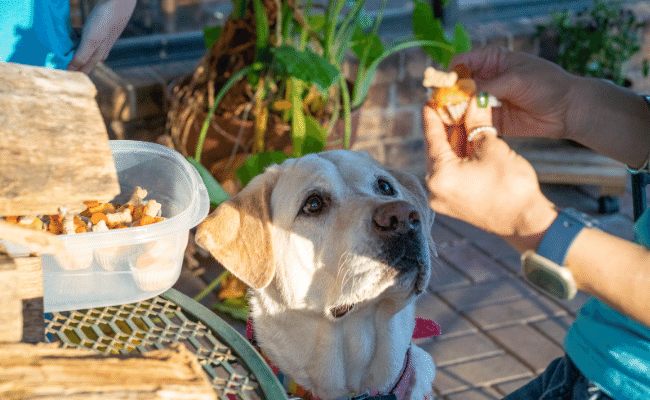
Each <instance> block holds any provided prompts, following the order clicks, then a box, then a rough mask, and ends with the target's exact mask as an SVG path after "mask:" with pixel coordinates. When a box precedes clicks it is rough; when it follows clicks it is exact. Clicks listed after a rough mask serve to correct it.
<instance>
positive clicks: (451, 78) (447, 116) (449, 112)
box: [422, 64, 500, 157]
mask: <svg viewBox="0 0 650 400" xmlns="http://www.w3.org/2000/svg"><path fill="white" fill-rule="evenodd" d="M422 85H423V86H425V87H428V88H432V89H433V93H432V96H431V99H430V100H429V102H428V104H429V106H430V107H432V108H433V109H435V110H436V111H437V112H438V115H439V116H440V118H441V120H442V122H443V123H444V124H445V126H446V127H447V139H448V140H449V144H450V145H451V147H452V149H453V150H454V152H456V154H457V155H458V156H459V157H467V156H469V155H470V154H471V153H472V149H471V146H470V144H469V143H468V140H467V132H466V130H465V128H464V124H463V117H464V116H465V112H466V111H467V107H468V106H469V100H470V99H471V98H472V96H474V95H477V92H476V83H475V82H474V80H473V79H472V77H471V72H470V70H469V68H468V67H467V66H465V65H463V64H459V65H456V66H455V67H454V69H453V70H452V71H450V72H445V71H439V70H436V69H435V68H433V67H428V68H427V69H426V70H425V71H424V80H423V81H422ZM477 96H478V97H477V99H478V100H477V101H479V102H483V103H485V105H484V106H483V105H482V104H481V106H483V107H487V106H488V105H490V106H492V107H496V106H499V105H500V103H499V101H498V100H497V99H496V98H495V97H493V96H489V95H487V94H484V93H479V94H478V95H477Z"/></svg>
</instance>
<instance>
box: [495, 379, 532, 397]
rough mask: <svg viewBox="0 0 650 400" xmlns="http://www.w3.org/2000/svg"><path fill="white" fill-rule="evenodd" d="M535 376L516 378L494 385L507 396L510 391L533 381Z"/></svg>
mask: <svg viewBox="0 0 650 400" xmlns="http://www.w3.org/2000/svg"><path fill="white" fill-rule="evenodd" d="M533 379H535V378H533V377H529V378H522V379H515V380H513V381H510V382H504V383H499V384H497V385H494V387H495V388H496V389H497V390H498V391H499V392H500V393H501V394H502V395H503V396H507V395H509V394H510V393H512V392H514V391H515V390H517V389H519V388H521V387H522V386H524V385H526V384H527V383H528V382H530V381H532V380H533Z"/></svg>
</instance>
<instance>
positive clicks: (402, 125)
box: [391, 111, 414, 137]
mask: <svg viewBox="0 0 650 400" xmlns="http://www.w3.org/2000/svg"><path fill="white" fill-rule="evenodd" d="M413 126H414V115H413V113H412V112H410V111H400V112H397V113H395V114H393V123H392V129H391V136H392V137H409V136H412V135H413Z"/></svg>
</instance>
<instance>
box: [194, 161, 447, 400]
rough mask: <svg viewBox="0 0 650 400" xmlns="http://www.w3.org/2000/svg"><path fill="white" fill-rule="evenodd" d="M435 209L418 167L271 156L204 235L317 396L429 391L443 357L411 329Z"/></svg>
mask: <svg viewBox="0 0 650 400" xmlns="http://www.w3.org/2000/svg"><path fill="white" fill-rule="evenodd" d="M433 218H434V213H433V211H432V210H431V209H430V208H429V206H428V203H427V196H426V194H425V192H424V190H423V188H422V186H421V184H420V183H419V181H418V180H417V179H416V178H415V177H414V176H411V175H409V174H406V173H404V172H400V171H397V170H390V169H387V168H385V167H382V166H381V165H380V164H378V163H377V162H375V161H373V160H372V159H371V158H370V157H369V156H368V155H367V154H366V153H360V152H350V151H344V150H335V151H329V152H323V153H319V154H312V155H307V156H305V157H302V158H298V159H289V160H287V161H285V162H283V163H282V164H281V165H274V166H271V167H269V168H267V170H266V171H265V172H264V173H263V174H261V175H259V176H258V177H256V178H255V179H253V180H252V181H251V182H250V183H249V184H248V185H247V186H246V187H245V188H244V190H242V191H241V193H239V194H238V195H237V196H235V197H233V198H232V199H231V200H229V201H227V202H225V203H224V204H222V205H221V206H219V207H218V208H217V209H216V210H215V211H214V212H213V213H212V214H211V215H210V216H208V218H207V219H206V220H205V221H204V222H203V223H201V224H200V226H199V228H198V232H197V235H196V241H197V243H198V244H199V245H200V246H201V247H203V248H205V249H207V250H208V251H210V252H211V253H212V255H213V256H214V257H215V258H216V259H217V260H219V261H220V262H221V263H222V264H223V265H224V266H225V267H226V268H227V269H228V270H230V271H231V272H232V273H233V274H234V275H235V276H237V277H238V278H239V279H241V280H242V281H244V282H245V283H247V284H248V285H249V286H250V287H251V289H250V291H249V298H250V305H251V318H252V323H253V326H254V329H255V337H256V339H257V342H258V344H259V346H260V348H261V349H262V351H263V352H264V353H265V356H266V357H267V358H268V360H270V362H271V363H272V364H273V365H275V366H276V367H277V368H279V369H280V370H281V371H282V372H283V374H285V375H288V376H290V377H291V378H292V379H293V381H295V382H296V383H297V384H298V385H300V386H301V387H302V388H304V389H305V390H308V391H310V392H311V395H312V396H314V398H320V399H324V400H325V399H327V400H329V399H346V398H349V397H351V396H358V395H359V394H367V395H368V396H378V397H376V398H378V399H379V398H381V399H391V398H392V399H402V398H403V399H411V400H422V399H425V398H429V397H428V396H429V394H430V392H431V390H432V388H431V385H432V382H433V378H434V373H435V367H434V364H433V361H432V360H431V357H430V356H429V354H427V353H426V352H425V351H424V350H422V349H420V348H418V347H417V346H415V345H412V344H411V335H412V333H413V329H414V323H415V315H414V312H415V300H416V297H417V296H418V295H419V294H420V293H422V292H423V291H424V290H425V288H426V287H427V283H428V281H429V276H430V269H431V264H430V257H431V256H432V255H433V254H434V253H435V249H434V247H433V240H432V238H431V234H430V232H431V226H432V224H433ZM386 395H387V396H386ZM358 398H366V397H363V396H360V397H358Z"/></svg>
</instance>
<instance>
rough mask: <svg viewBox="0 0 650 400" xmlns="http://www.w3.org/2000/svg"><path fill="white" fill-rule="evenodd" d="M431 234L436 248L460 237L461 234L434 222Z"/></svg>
mask: <svg viewBox="0 0 650 400" xmlns="http://www.w3.org/2000/svg"><path fill="white" fill-rule="evenodd" d="M431 236H432V237H433V241H434V243H435V244H436V247H437V248H441V247H445V246H447V245H449V244H450V243H453V242H456V241H458V240H460V239H461V236H460V235H458V234H457V233H456V232H454V231H452V230H451V229H449V228H447V227H446V226H444V225H443V224H438V223H434V224H433V228H432V229H431Z"/></svg>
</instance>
